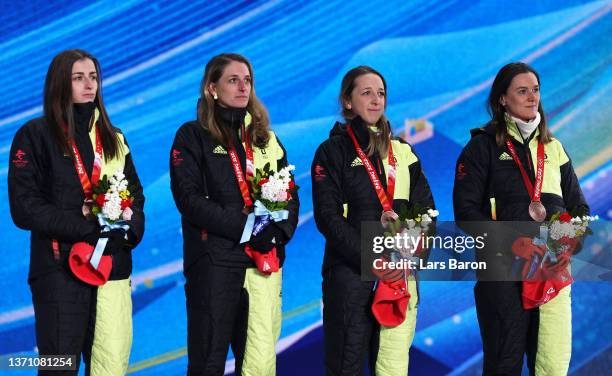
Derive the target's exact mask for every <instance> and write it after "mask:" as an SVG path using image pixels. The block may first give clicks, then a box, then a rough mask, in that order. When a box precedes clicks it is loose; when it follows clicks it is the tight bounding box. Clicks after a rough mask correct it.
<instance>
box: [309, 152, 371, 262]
mask: <svg viewBox="0 0 612 376" xmlns="http://www.w3.org/2000/svg"><path fill="white" fill-rule="evenodd" d="M331 146H332V145H331V144H330V143H329V142H325V143H323V144H322V145H321V146H319V148H318V150H317V151H316V153H315V157H314V160H313V162H312V166H311V171H310V175H311V179H312V202H313V208H314V218H315V222H316V224H317V228H318V229H319V231H321V233H322V234H323V236H325V239H326V240H327V241H328V242H330V244H331V245H332V246H333V248H334V249H337V250H339V251H340V252H341V253H342V256H343V257H344V258H345V259H346V260H347V261H348V262H349V263H351V264H353V265H354V266H355V267H357V268H361V256H360V250H361V249H360V248H361V238H360V234H359V232H358V230H357V229H355V228H354V227H353V226H351V225H350V224H349V223H348V222H347V220H346V219H345V218H344V216H343V212H344V209H343V203H344V201H343V195H342V183H341V180H342V164H341V163H342V161H339V160H334V159H333V158H331V156H330V154H333V153H330V150H328V149H329V148H330V147H331ZM336 155H338V153H336Z"/></svg>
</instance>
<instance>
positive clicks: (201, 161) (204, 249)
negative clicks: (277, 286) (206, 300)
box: [170, 117, 299, 273]
mask: <svg viewBox="0 0 612 376" xmlns="http://www.w3.org/2000/svg"><path fill="white" fill-rule="evenodd" d="M218 121H219V122H220V123H221V124H222V126H226V127H232V129H235V130H236V133H235V134H236V140H238V133H237V132H238V128H240V124H242V122H243V119H237V118H234V119H230V118H227V117H223V118H220V119H219V120H218ZM238 142H239V141H238ZM236 152H237V153H238V156H239V159H240V162H241V165H242V169H243V171H244V172H245V173H246V155H245V151H244V148H243V147H237V148H236ZM253 152H254V163H255V168H263V164H265V163H266V162H271V163H276V164H277V168H278V169H281V168H282V167H285V166H286V165H287V155H286V152H285V150H284V148H283V146H282V145H281V143H280V141H279V140H278V139H277V138H276V136H275V135H274V133H272V132H271V134H270V141H269V142H268V145H267V146H266V148H264V149H259V148H257V147H255V146H253ZM170 182H171V187H172V194H173V196H174V201H175V203H176V206H177V208H178V210H179V211H180V213H181V216H182V217H181V222H182V228H183V264H184V269H183V270H184V271H185V273H186V272H187V270H188V269H189V267H190V266H191V265H193V264H194V263H195V262H196V261H197V260H198V259H199V258H200V257H202V256H204V255H207V256H208V257H209V258H210V260H211V262H213V263H214V264H217V265H225V266H235V267H253V266H254V263H253V262H252V261H251V259H250V258H249V257H248V256H247V255H246V254H245V253H244V244H239V243H238V242H239V241H240V237H241V235H242V231H243V228H244V225H245V221H246V215H245V214H243V213H242V208H243V206H244V202H243V199H242V195H241V193H240V189H239V187H238V183H237V181H236V177H235V175H234V170H233V168H232V165H231V162H230V157H229V154H228V153H227V150H226V149H225V148H224V147H223V146H221V145H219V144H217V143H216V142H215V141H214V140H213V139H212V137H211V135H210V133H209V132H208V131H206V130H205V129H204V128H203V127H202V126H201V125H200V124H199V123H198V122H197V121H191V122H188V123H185V124H183V125H182V126H181V127H180V128H179V129H178V131H177V132H176V137H175V139H174V143H173V145H172V150H171V153H170ZM287 210H289V218H288V220H287V221H283V222H280V223H279V226H280V227H281V228H282V230H283V232H284V234H285V237H286V238H285V239H284V242H283V243H286V242H287V241H288V240H289V239H290V238H291V237H292V236H293V233H294V231H295V228H296V227H297V222H298V210H299V198H298V196H297V194H296V195H295V197H294V200H292V201H291V202H290V204H289V205H288V207H287ZM277 252H278V253H279V257H280V259H281V264H282V262H283V261H284V259H285V248H284V244H279V245H277Z"/></svg>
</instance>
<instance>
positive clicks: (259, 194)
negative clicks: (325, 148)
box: [240, 163, 299, 274]
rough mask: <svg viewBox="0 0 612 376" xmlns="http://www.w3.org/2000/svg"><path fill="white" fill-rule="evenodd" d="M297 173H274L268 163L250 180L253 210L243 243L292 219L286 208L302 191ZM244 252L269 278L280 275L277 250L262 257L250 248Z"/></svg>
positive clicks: (286, 170)
mask: <svg viewBox="0 0 612 376" xmlns="http://www.w3.org/2000/svg"><path fill="white" fill-rule="evenodd" d="M294 170H295V166H293V165H288V166H286V167H284V168H282V169H280V170H279V171H272V170H270V164H269V163H266V165H265V166H264V168H263V169H257V170H256V172H255V175H254V176H253V177H252V178H250V179H249V183H250V184H251V196H252V197H253V200H254V208H253V212H252V213H250V214H249V216H248V218H247V223H246V225H245V228H244V231H243V233H242V238H241V239H240V243H245V242H247V241H249V240H250V239H251V237H252V236H257V235H258V234H259V233H261V232H262V231H263V230H264V229H265V228H266V227H267V226H268V225H269V224H270V223H271V222H272V221H274V222H280V221H283V220H286V219H287V218H288V217H289V211H288V210H286V207H287V205H288V204H289V202H290V201H291V200H292V198H293V195H294V194H295V192H297V190H298V189H299V187H298V186H297V185H296V184H295V177H294V176H293V174H292V171H294ZM245 252H246V253H247V255H249V257H251V259H253V261H255V264H256V265H257V268H258V269H259V270H260V271H261V272H263V273H267V274H269V273H272V272H276V271H278V269H279V267H280V260H279V259H278V257H277V254H276V247H274V248H273V249H272V250H271V251H270V252H269V253H266V254H263V253H260V252H257V250H255V249H253V248H252V247H251V246H250V245H248V244H247V245H246V246H245Z"/></svg>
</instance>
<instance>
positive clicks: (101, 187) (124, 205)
mask: <svg viewBox="0 0 612 376" xmlns="http://www.w3.org/2000/svg"><path fill="white" fill-rule="evenodd" d="M92 198H93V200H91V201H89V202H88V204H89V206H90V209H89V210H90V211H89V212H90V213H91V214H92V215H94V216H95V217H96V218H97V220H98V223H99V224H100V226H101V227H102V229H101V232H102V233H104V232H108V231H111V230H115V229H121V230H123V231H124V232H127V230H129V225H128V224H127V222H126V221H129V220H130V219H131V218H132V214H133V213H132V209H131V206H132V204H133V202H134V198H133V197H132V196H131V193H130V191H129V189H128V181H127V180H126V178H125V175H124V174H123V172H122V171H121V170H117V171H116V172H115V173H114V174H113V175H112V176H111V177H110V178H108V177H107V176H106V175H104V176H103V177H102V178H101V179H100V180H99V181H98V184H96V185H95V186H94V187H93V196H92ZM84 213H86V212H85V211H84ZM107 243H108V238H107V237H100V238H99V239H98V242H97V243H96V245H95V247H93V246H91V245H89V244H87V243H85V242H79V243H76V244H75V245H74V246H73V247H72V250H71V252H70V256H69V259H68V262H69V265H70V268H71V269H72V271H73V273H74V274H75V275H76V276H77V277H78V278H79V279H81V280H82V281H84V282H86V283H89V284H92V285H96V286H99V285H103V284H104V283H106V281H107V280H108V277H109V275H110V271H111V269H112V257H111V256H103V254H104V249H105V248H106V244H107Z"/></svg>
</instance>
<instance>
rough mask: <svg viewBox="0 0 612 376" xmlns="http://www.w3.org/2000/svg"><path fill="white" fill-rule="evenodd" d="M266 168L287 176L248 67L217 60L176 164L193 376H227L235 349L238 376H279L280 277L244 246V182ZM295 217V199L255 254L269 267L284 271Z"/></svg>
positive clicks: (234, 59) (262, 236)
mask: <svg viewBox="0 0 612 376" xmlns="http://www.w3.org/2000/svg"><path fill="white" fill-rule="evenodd" d="M249 151H250V152H249ZM249 154H250V156H249ZM232 161H236V163H232ZM267 163H269V164H270V168H271V170H273V171H276V170H280V169H281V168H283V167H285V166H287V155H286V152H285V149H284V148H283V146H282V144H281V143H280V141H279V140H278V138H277V137H276V135H275V134H274V132H272V131H271V130H270V127H269V120H268V115H267V112H266V109H265V108H264V106H263V105H262V104H261V102H260V101H259V99H258V98H257V96H256V95H255V88H254V81H253V69H252V67H251V64H250V63H249V61H248V60H247V59H246V58H245V57H243V56H241V55H238V54H221V55H218V56H215V57H214V58H212V59H211V60H210V61H209V62H208V64H207V65H206V69H205V72H204V77H203V79H202V84H201V89H200V102H199V103H198V120H197V121H191V122H188V123H185V124H184V125H182V126H181V127H180V128H179V130H178V131H177V132H176V137H175V139H174V144H173V145H172V151H171V155H170V178H171V186H172V193H173V195H174V201H175V203H176V206H177V208H178V209H179V211H180V212H181V216H182V225H183V251H184V257H183V260H184V273H185V277H186V279H187V281H186V284H185V295H186V297H187V325H188V327H187V337H188V338H187V350H188V358H189V363H188V371H187V373H188V374H189V375H223V372H224V368H225V361H226V358H227V353H228V349H229V346H230V344H231V346H232V351H233V353H234V357H235V360H236V374H248V375H251V374H252V375H274V374H275V373H276V355H275V350H274V346H275V344H276V341H277V340H278V338H279V336H280V329H281V321H282V317H281V280H282V269H281V270H279V271H277V272H274V273H271V274H266V273H262V272H260V271H259V270H258V269H257V268H255V264H254V262H253V260H252V259H251V257H249V256H248V255H247V253H246V252H245V244H240V240H241V237H242V235H243V232H244V228H245V223H246V220H247V213H248V212H249V211H250V209H251V208H249V207H248V206H249V205H248V204H247V201H248V200H249V197H250V192H249V189H248V186H247V185H246V184H248V182H247V183H246V184H245V185H244V186H243V187H242V188H243V189H242V190H241V186H240V185H239V182H238V181H239V179H238V174H239V175H240V176H241V179H240V180H242V181H244V180H246V176H248V174H249V172H248V170H247V169H249V165H251V166H252V167H254V169H263V167H264V165H265V164H267ZM245 195H246V197H245ZM298 208H299V200H298V197H297V195H294V197H293V199H292V200H291V201H290V203H289V205H288V207H287V210H288V211H289V217H288V219H286V220H284V221H280V222H272V223H271V224H270V225H268V226H267V227H266V228H265V229H264V230H263V231H262V232H261V233H259V234H258V235H257V236H254V237H251V239H250V240H249V243H248V245H249V246H250V247H251V248H252V249H254V250H255V252H257V253H258V255H259V256H261V257H264V258H265V257H267V255H270V254H272V253H273V251H274V249H276V254H277V256H278V260H277V261H278V262H279V264H280V266H282V263H283V261H284V259H285V244H286V243H287V242H288V241H289V239H291V237H292V236H293V233H294V231H295V228H296V226H297V220H298ZM253 257H254V258H255V256H253ZM270 261H272V260H270Z"/></svg>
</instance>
